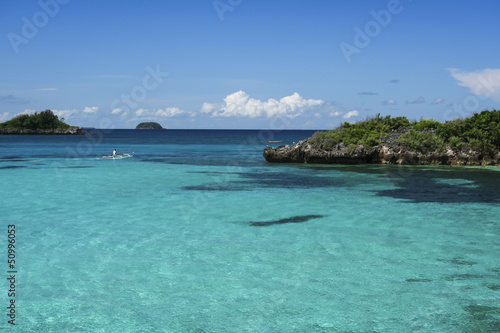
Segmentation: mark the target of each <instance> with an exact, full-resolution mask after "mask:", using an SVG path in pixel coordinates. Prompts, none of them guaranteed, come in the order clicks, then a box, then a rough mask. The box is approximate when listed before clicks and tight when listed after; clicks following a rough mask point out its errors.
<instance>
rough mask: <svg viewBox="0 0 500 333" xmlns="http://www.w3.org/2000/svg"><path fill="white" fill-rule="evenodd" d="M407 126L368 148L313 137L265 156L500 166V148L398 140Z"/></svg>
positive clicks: (279, 159) (334, 161) (285, 159)
mask: <svg viewBox="0 0 500 333" xmlns="http://www.w3.org/2000/svg"><path fill="white" fill-rule="evenodd" d="M404 132H405V130H402V129H398V130H393V131H392V132H391V133H390V134H389V136H388V137H386V138H382V139H380V141H381V142H380V144H379V145H376V146H374V147H372V148H368V149H365V147H364V146H363V145H359V146H357V147H352V146H350V145H347V144H344V143H339V144H337V145H334V146H333V147H330V146H329V143H328V142H327V141H316V140H313V139H312V138H309V139H306V140H302V141H299V142H298V143H294V144H292V145H286V146H279V147H277V148H273V147H270V146H267V147H266V148H265V149H264V154H263V156H264V158H265V159H266V161H268V162H272V163H311V164H369V163H373V164H399V165H430V164H434V165H468V166H487V165H492V166H495V165H496V166H498V165H500V150H499V149H498V147H497V149H495V150H494V151H492V152H491V153H481V152H477V151H473V150H468V151H456V150H453V149H451V148H450V147H449V146H448V147H446V150H445V152H435V151H433V152H428V153H423V152H418V151H414V150H411V149H409V148H408V147H406V146H405V145H403V144H400V143H397V142H396V141H395V140H396V139H397V138H398V137H399V136H400V135H401V134H402V133H404Z"/></svg>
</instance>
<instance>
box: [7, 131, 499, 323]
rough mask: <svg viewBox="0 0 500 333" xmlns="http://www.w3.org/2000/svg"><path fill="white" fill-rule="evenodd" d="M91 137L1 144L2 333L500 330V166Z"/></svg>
mask: <svg viewBox="0 0 500 333" xmlns="http://www.w3.org/2000/svg"><path fill="white" fill-rule="evenodd" d="M86 131H87V132H88V133H89V135H85V136H37V135H35V136H15V135H12V136H9V135H3V136H0V200H1V201H0V202H1V204H0V247H1V250H0V272H1V274H0V280H1V281H2V282H1V283H0V295H1V296H0V308H1V309H2V310H1V313H2V315H1V316H0V318H1V319H0V329H2V330H9V331H17V332H193V333H194V332H196V333H202V332H207V333H208V332H259V333H261V332H262V333H263V332H276V333H281V332H285V333H286V332H343V333H347V332H356V333H357V332H363V333H364V332H398V333H400V332H464V333H466V332H467V333H469V332H500V167H464V166H395V165H313V164H276V163H268V162H266V161H265V159H264V158H263V156H262V153H263V150H264V148H265V147H266V146H267V145H270V146H275V147H276V146H278V145H281V144H292V143H293V142H298V141H299V140H302V139H305V138H308V137H310V136H311V135H312V134H313V131H295V130H293V131H292V130H283V131H277V130H104V129H86ZM269 141H282V142H281V143H270V142H269ZM113 149H116V150H117V153H118V154H130V155H131V157H129V158H123V159H112V158H111V159H110V158H102V157H103V156H106V155H110V154H111V153H112V151H113ZM12 230H15V231H14V232H12ZM9 260H11V261H10V262H9ZM12 260H14V262H12ZM12 305H14V308H13V306H12Z"/></svg>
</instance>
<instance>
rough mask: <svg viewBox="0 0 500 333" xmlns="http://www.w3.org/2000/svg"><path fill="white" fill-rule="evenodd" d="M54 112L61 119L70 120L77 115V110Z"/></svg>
mask: <svg viewBox="0 0 500 333" xmlns="http://www.w3.org/2000/svg"><path fill="white" fill-rule="evenodd" d="M52 112H53V113H54V114H55V115H56V116H58V117H59V119H60V118H64V119H68V118H70V117H71V116H73V115H74V114H77V113H78V111H76V110H52Z"/></svg>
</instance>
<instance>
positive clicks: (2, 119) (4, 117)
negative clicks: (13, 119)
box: [0, 112, 10, 123]
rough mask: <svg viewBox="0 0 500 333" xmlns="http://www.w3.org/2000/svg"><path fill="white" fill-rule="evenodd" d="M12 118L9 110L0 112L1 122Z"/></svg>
mask: <svg viewBox="0 0 500 333" xmlns="http://www.w3.org/2000/svg"><path fill="white" fill-rule="evenodd" d="M9 119H10V116H9V113H8V112H4V113H2V114H0V122H2V123H3V122H4V121H7V120H9Z"/></svg>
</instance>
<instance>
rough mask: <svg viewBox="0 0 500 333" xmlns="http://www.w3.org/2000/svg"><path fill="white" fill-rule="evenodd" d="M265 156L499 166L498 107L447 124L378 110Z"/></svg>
mask: <svg viewBox="0 0 500 333" xmlns="http://www.w3.org/2000/svg"><path fill="white" fill-rule="evenodd" d="M263 156H264V158H265V159H266V161H268V162H274V163H311V164H368V163H373V164H399V165H403V164H404V165H429V164H435V165H470V166H487V165H497V166H498V165H500V111H497V110H492V111H488V110H485V111H482V112H481V113H475V114H474V115H473V116H471V117H469V118H466V119H461V118H459V119H455V120H450V121H446V122H445V123H440V122H438V121H435V120H433V119H429V120H420V121H418V122H417V121H409V120H408V119H407V118H406V117H395V118H391V116H386V117H380V114H378V115H377V116H376V117H373V118H371V119H367V120H365V121H362V122H358V123H356V124H350V123H348V122H345V123H343V124H342V125H340V126H339V127H338V128H336V129H334V130H331V131H326V132H316V133H315V134H314V135H313V136H312V137H310V138H308V139H305V140H302V141H299V142H298V143H294V144H293V145H286V146H279V147H277V148H273V147H270V146H268V147H266V148H265V150H264V154H263Z"/></svg>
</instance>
